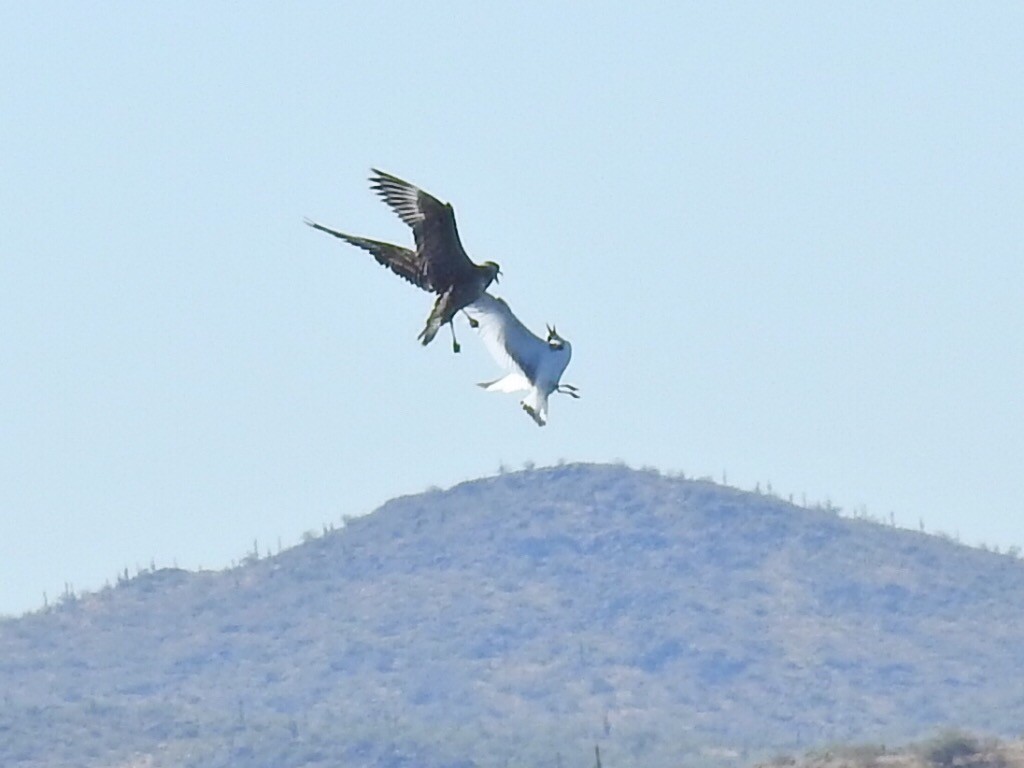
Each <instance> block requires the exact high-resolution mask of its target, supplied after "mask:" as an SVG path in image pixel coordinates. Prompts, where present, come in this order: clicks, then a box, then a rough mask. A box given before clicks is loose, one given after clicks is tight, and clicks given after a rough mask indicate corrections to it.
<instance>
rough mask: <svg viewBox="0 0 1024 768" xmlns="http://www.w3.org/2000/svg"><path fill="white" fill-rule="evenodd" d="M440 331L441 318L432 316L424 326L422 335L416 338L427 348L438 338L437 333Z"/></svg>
mask: <svg viewBox="0 0 1024 768" xmlns="http://www.w3.org/2000/svg"><path fill="white" fill-rule="evenodd" d="M439 330H441V318H440V317H434V315H431V316H430V317H428V318H427V324H426V325H425V326H423V330H422V331H420V335H419V336H417V337H416V338H418V339H419V340H420V343H421V344H423V346H424V347H425V346H427V344H429V343H430V342H432V341H433V340H434V337H435V336H437V332H438V331H439Z"/></svg>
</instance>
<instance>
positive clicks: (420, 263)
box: [306, 168, 501, 352]
mask: <svg viewBox="0 0 1024 768" xmlns="http://www.w3.org/2000/svg"><path fill="white" fill-rule="evenodd" d="M371 170H372V172H373V174H374V175H372V176H371V177H370V188H371V189H372V190H373V191H374V192H376V193H377V194H378V195H380V196H381V197H382V198H383V199H384V202H385V203H387V204H388V206H389V207H390V208H391V209H392V210H393V211H394V212H395V213H396V214H398V217H399V218H400V219H401V220H402V221H404V222H405V223H406V224H408V225H409V227H411V228H412V234H413V239H414V240H415V242H416V250H415V251H413V250H410V249H409V248H403V247H402V246H400V245H392V244H391V243H384V242H381V241H379V240H369V239H367V238H364V237H355V236H354V235H347V234H345V233H344V232H338V231H337V230H334V229H331V228H329V227H325V226H324V225H322V224H318V223H316V222H315V221H311V220H309V219H306V224H308V225H309V226H311V227H313V228H314V229H319V230H320V231H321V232H326V233H327V234H329V235H334V236H335V237H338V238H341V239H342V240H344V241H345V242H346V243H348V244H349V245H354V246H356V247H357V248H362V249H363V250H364V251H368V252H369V253H370V254H371V255H372V256H373V258H375V259H376V260H377V263H378V264H381V265H383V266H385V267H387V268H388V269H390V270H391V271H392V272H394V273H395V274H396V275H398V276H399V277H402V278H404V279H406V280H408V281H409V282H410V283H412V284H413V285H415V286H417V287H419V288H422V289H423V290H425V291H429V292H431V293H436V294H438V297H437V300H436V301H435V302H434V306H433V308H432V309H431V311H430V315H429V316H428V317H427V322H426V325H425V326H424V327H423V330H422V331H421V332H420V335H419V336H418V337H417V338H419V340H420V342H421V343H422V344H423V345H424V346H426V345H427V344H429V343H430V342H431V341H433V339H434V336H436V335H437V332H438V330H439V329H440V328H441V326H442V325H444V324H445V323H447V324H448V327H449V328H451V331H452V350H453V351H454V352H458V351H459V350H460V346H459V342H458V340H457V339H456V338H455V327H454V326H453V325H452V320H453V319H454V318H455V315H456V313H458V312H459V311H460V310H462V309H464V308H465V307H466V305H468V304H470V303H472V302H473V301H475V300H476V299H478V298H479V297H480V295H481V294H483V293H484V291H486V290H487V287H488V286H489V285H490V284H491V282H492V281H495V282H496V281H497V280H498V275H500V274H501V269H500V268H499V267H498V265H497V264H495V263H494V262H493V261H485V262H484V263H483V264H475V263H473V261H471V260H470V258H469V256H467V255H466V251H465V249H464V248H463V247H462V242H461V241H460V240H459V231H458V229H457V228H456V226H455V209H453V208H452V206H451V203H442V202H441V201H440V200H438V199H437V198H436V197H434V196H433V195H430V194H428V193H426V192H424V191H423V190H422V189H420V188H419V187H416V186H414V185H412V184H410V183H409V182H407V181H403V180H402V179H400V178H398V177H397V176H392V175H391V174H389V173H384V172H383V171H379V170H377V169H376V168H372V169H371ZM473 322H475V321H471V322H470V325H472V324H473Z"/></svg>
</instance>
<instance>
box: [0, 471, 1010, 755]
mask: <svg viewBox="0 0 1024 768" xmlns="http://www.w3.org/2000/svg"><path fill="white" fill-rule="evenodd" d="M1022 669H1024V564H1022V563H1021V562H1020V561H1018V560H1016V559H1015V558H1012V557H1009V556H1006V555H998V554H994V553H990V552H985V551H981V550H977V549H972V548H969V547H965V546H961V545H958V544H956V543H954V542H951V541H949V540H946V539H943V538H939V537H935V536H929V535H925V534H923V533H919V532H912V531H906V530H901V529H895V528H891V527H886V526H883V525H880V524H877V523H873V522H868V521H865V520H855V519H848V518H844V517H840V516H838V515H837V514H836V513H835V512H834V511H830V510H827V509H805V508H801V507H798V506H794V505H793V504H790V503H787V502H785V501H782V500H780V499H778V498H775V497H772V496H770V495H764V494H757V493H748V492H742V491H739V490H736V489H733V488H729V487H723V486H719V485H715V484H713V483H711V482H708V481H703V480H687V479H683V478H681V477H667V476H662V475H660V474H658V473H657V472H653V471H637V470H632V469H629V468H626V467H622V466H606V465H567V466H559V467H552V468H546V469H538V470H531V471H523V472H516V473H510V474H502V475H499V476H497V477H492V478H486V479H482V480H477V481H473V482H467V483H463V484H461V485H458V486H456V487H454V488H451V489H449V490H446V491H431V492H428V493H424V494H420V495H415V496H407V497H403V498H398V499H395V500H393V501H391V502H389V503H387V504H385V505H384V506H382V507H381V508H380V509H378V510H377V511H375V512H373V513H372V514H369V515H366V516H365V517H360V518H356V519H351V520H347V521H346V524H345V526H344V527H343V528H340V529H339V530H336V531H333V532H329V533H326V534H325V535H324V536H323V537H321V538H316V539H313V540H310V541H307V542H306V543H304V544H302V545H300V546H296V547H294V548H292V549H290V550H286V551H284V552H282V553H281V554H279V555H276V556H274V557H269V558H265V559H257V558H254V557H253V558H249V559H248V561H247V562H246V563H245V564H243V565H241V566H239V567H237V568H233V569H231V570H228V571H222V572H209V571H203V572H198V573H191V572H185V571H180V570H174V569H164V570H155V571H152V572H147V573H144V574H141V575H139V576H137V577H136V578H132V579H125V580H122V582H121V583H120V584H118V585H117V586H115V587H110V588H107V589H104V590H102V591H100V592H97V593H94V594H88V595H84V596H81V597H77V598H69V599H66V600H64V601H62V602H61V603H60V604H59V605H57V606H53V607H50V608H48V609H46V610H42V611H39V612H37V613H33V614H29V615H26V616H23V617H20V618H17V619H10V620H5V621H3V622H0V695H2V702H0V765H3V766H5V768H6V767H9V766H47V767H48V768H49V767H50V766H68V765H75V766H85V767H89V766H143V765H145V766H153V767H158V766H196V768H207V767H210V766H228V765H230V766H234V767H247V766H267V767H268V768H269V767H270V766H274V767H275V768H291V767H292V766H295V767H296V768H297V767H298V766H305V767H307V768H320V767H321V766H323V767H326V766H348V765H374V766H417V768H434V767H435V766H436V767H438V768H440V767H441V766H459V767H460V768H469V766H474V765H479V766H514V765H531V766H551V767H552V768H561V767H562V766H565V768H570V767H571V766H590V765H593V763H594V746H595V744H599V745H600V749H601V757H602V760H603V764H604V765H605V766H607V768H619V767H620V766H630V765H643V766H650V767H652V768H662V767H664V768H669V767H670V766H673V767H674V766H681V765H684V764H685V765H694V764H696V765H742V764H750V763H753V762H754V761H755V760H757V759H764V758H765V756H768V755H771V754H772V753H776V752H779V751H793V750H805V749H809V748H812V747H816V746H820V745H823V744H827V743H838V742H849V741H864V740H870V741H882V742H886V743H893V742H898V741H906V740H911V739H918V738H922V737H924V736H926V735H929V734H931V733H934V732H935V731H936V730H937V729H939V728H941V727H944V726H949V725H955V726H958V727H963V728H967V729H972V730H975V731H978V732H982V733H985V734H991V735H1003V736H1008V735H1016V734H1019V733H1020V731H1021V727H1022V723H1024V686H1022V685H1021V682H1020V680H1021V677H1020V672H1021V670H1022Z"/></svg>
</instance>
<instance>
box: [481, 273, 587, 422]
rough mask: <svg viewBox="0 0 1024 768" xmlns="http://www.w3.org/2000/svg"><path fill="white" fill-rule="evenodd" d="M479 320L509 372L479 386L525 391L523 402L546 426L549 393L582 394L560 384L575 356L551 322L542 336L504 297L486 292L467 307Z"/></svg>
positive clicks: (483, 335)
mask: <svg viewBox="0 0 1024 768" xmlns="http://www.w3.org/2000/svg"><path fill="white" fill-rule="evenodd" d="M466 314H467V315H468V316H469V317H470V318H471V319H472V320H475V321H476V322H477V326H476V328H477V331H478V333H479V334H480V337H481V339H482V340H483V342H484V346H486V347H487V350H488V351H489V352H490V353H491V356H492V357H493V358H494V359H495V360H496V361H497V362H498V364H499V365H502V366H504V367H505V368H506V369H507V370H508V371H509V373H508V374H507V375H506V376H504V377H502V378H500V379H496V380H495V381H488V382H484V383H482V384H479V385H478V386H480V387H483V388H484V389H486V390H487V391H488V392H522V391H524V390H525V391H526V392H527V394H526V397H524V398H523V400H522V402H521V403H520V404H521V405H522V406H523V410H524V411H526V412H527V413H528V414H529V415H530V418H532V419H533V420H534V421H535V422H537V425H538V426H541V427H543V426H544V425H545V424H547V422H548V395H550V394H551V393H552V392H558V393H560V394H563V395H569V396H570V397H573V398H577V399H578V398H579V396H580V395H579V391H578V389H577V387H574V386H573V385H572V384H560V383H559V380H560V379H561V378H562V373H563V372H564V371H565V367H566V366H567V365H569V359H570V358H571V357H572V345H571V344H570V343H569V342H568V341H566V340H565V339H563V338H562V337H561V336H559V335H558V332H557V331H556V330H555V328H554V326H551V325H549V326H548V327H547V328H548V336H547V340H544V339H541V338H540V337H539V336H537V335H536V334H534V333H533V332H532V331H530V329H529V328H527V327H526V326H525V325H523V324H522V323H521V322H520V321H519V318H518V317H516V316H515V315H514V314H512V310H511V309H509V306H508V304H506V303H505V301H504V299H499V298H495V297H494V296H492V295H491V294H489V293H487V292H484V293H482V294H481V295H480V297H479V298H478V299H477V300H476V301H474V302H473V303H472V304H470V305H469V306H467V307H466Z"/></svg>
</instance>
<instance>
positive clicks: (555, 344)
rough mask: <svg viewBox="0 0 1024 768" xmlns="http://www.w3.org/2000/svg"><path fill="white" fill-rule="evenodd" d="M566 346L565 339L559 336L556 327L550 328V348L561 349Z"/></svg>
mask: <svg viewBox="0 0 1024 768" xmlns="http://www.w3.org/2000/svg"><path fill="white" fill-rule="evenodd" d="M565 344H566V341H565V339H563V338H562V337H561V336H559V335H558V331H556V330H555V326H553V325H549V326H548V346H549V347H551V348H552V349H561V348H562V347H564V346H565Z"/></svg>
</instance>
